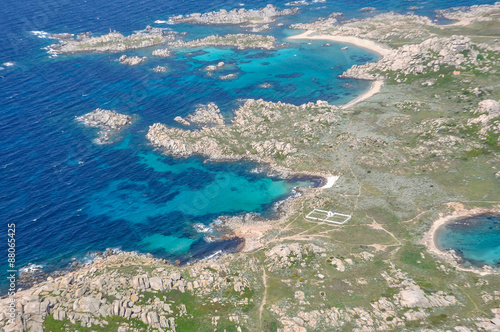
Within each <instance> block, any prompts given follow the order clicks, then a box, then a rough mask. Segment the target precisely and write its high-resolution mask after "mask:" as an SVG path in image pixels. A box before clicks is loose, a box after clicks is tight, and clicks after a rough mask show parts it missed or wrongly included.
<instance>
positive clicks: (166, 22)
mask: <svg viewBox="0 0 500 332" xmlns="http://www.w3.org/2000/svg"><path fill="white" fill-rule="evenodd" d="M155 23H156V24H168V21H164V20H156V21H155Z"/></svg>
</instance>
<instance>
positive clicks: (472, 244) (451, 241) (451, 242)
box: [436, 215, 500, 268]
mask: <svg viewBox="0 0 500 332" xmlns="http://www.w3.org/2000/svg"><path fill="white" fill-rule="evenodd" d="M436 244H437V245H438V247H439V248H440V249H443V250H449V249H454V250H455V251H457V252H458V254H459V255H460V256H461V257H462V258H463V259H464V260H465V265H471V266H477V267H482V266H483V265H485V264H486V265H490V266H494V267H497V268H500V215H480V216H475V217H470V218H465V219H460V220H456V221H453V222H450V223H448V224H446V225H444V226H442V227H440V228H439V229H438V231H437V233H436Z"/></svg>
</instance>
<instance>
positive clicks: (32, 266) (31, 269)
mask: <svg viewBox="0 0 500 332" xmlns="http://www.w3.org/2000/svg"><path fill="white" fill-rule="evenodd" d="M42 268H43V265H37V264H31V263H30V264H28V265H26V266H25V267H23V268H20V269H19V272H21V273H35V272H37V271H40V270H42Z"/></svg>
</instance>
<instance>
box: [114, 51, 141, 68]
mask: <svg viewBox="0 0 500 332" xmlns="http://www.w3.org/2000/svg"><path fill="white" fill-rule="evenodd" d="M147 59H148V58H147V57H145V56H144V57H142V58H141V57H139V56H137V55H134V56H130V57H129V56H127V55H125V54H124V55H122V56H121V57H120V58H119V59H118V61H119V62H120V63H121V64H122V65H129V66H137V65H138V64H141V63H143V62H144V61H146V60H147Z"/></svg>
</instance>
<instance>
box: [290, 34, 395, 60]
mask: <svg viewBox="0 0 500 332" xmlns="http://www.w3.org/2000/svg"><path fill="white" fill-rule="evenodd" d="M315 32H316V31H306V32H303V33H301V34H298V35H294V36H290V37H288V39H313V40H329V41H333V42H337V43H346V44H351V45H355V46H359V47H362V48H366V49H368V50H370V51H373V52H376V53H378V54H380V55H382V56H383V55H386V54H387V53H389V52H390V51H391V49H390V48H388V47H387V46H384V45H382V44H379V43H376V42H374V41H371V40H367V39H362V38H358V37H351V36H331V35H315V36H312V34H313V33H315Z"/></svg>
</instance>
